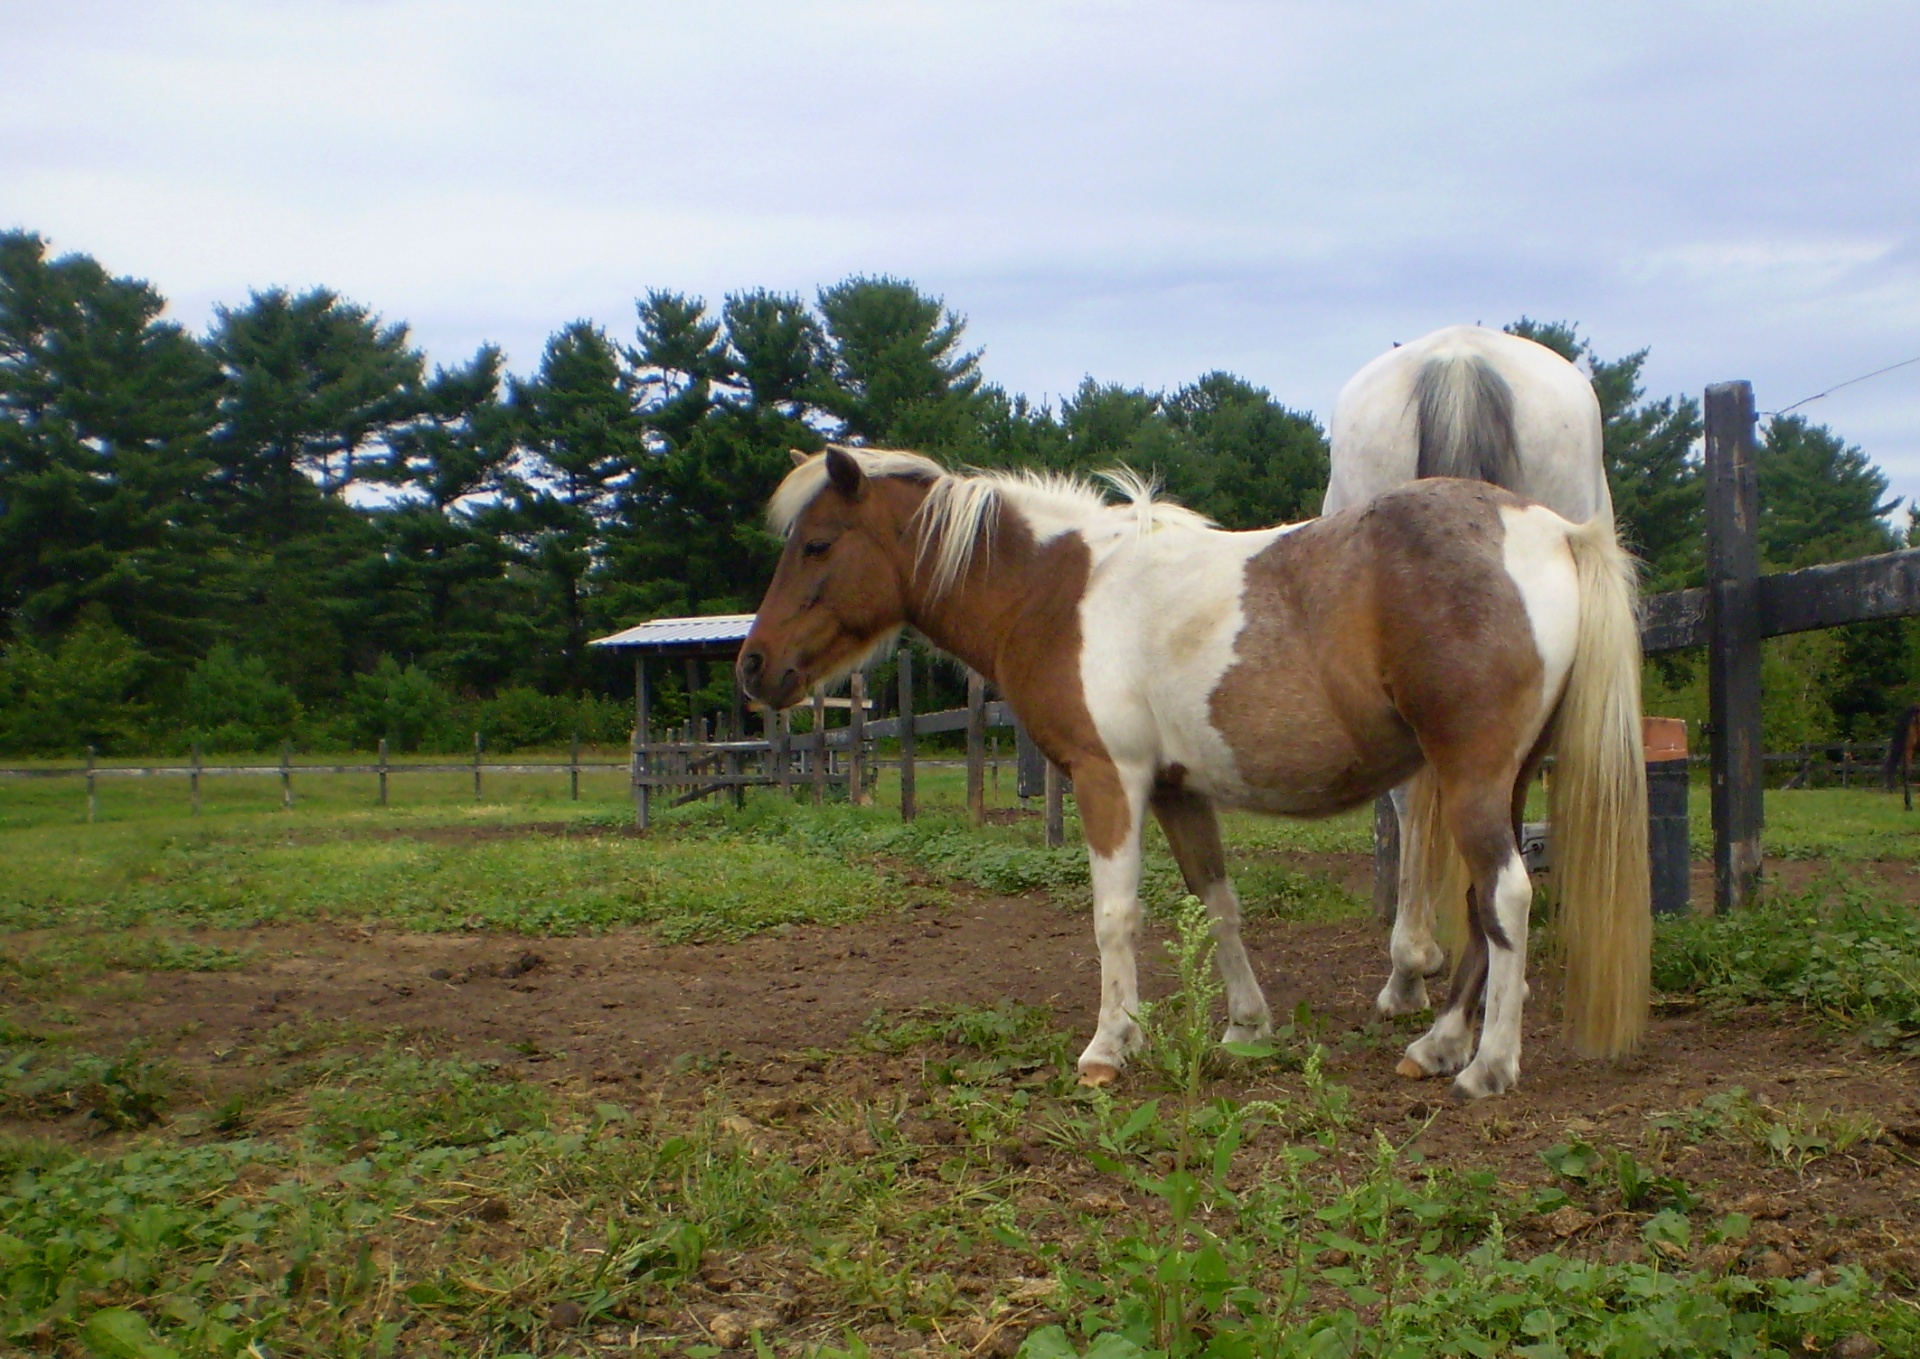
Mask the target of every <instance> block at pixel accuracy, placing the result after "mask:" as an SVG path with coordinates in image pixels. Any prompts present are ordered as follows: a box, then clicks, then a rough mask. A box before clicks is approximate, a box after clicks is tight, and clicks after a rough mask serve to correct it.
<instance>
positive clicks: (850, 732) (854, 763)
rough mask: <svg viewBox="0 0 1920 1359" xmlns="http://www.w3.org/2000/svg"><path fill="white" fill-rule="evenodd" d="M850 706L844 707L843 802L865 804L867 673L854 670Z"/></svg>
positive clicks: (851, 681)
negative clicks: (844, 764)
mask: <svg viewBox="0 0 1920 1359" xmlns="http://www.w3.org/2000/svg"><path fill="white" fill-rule="evenodd" d="M847 693H848V694H849V695H850V696H851V700H852V705H853V706H851V707H850V708H848V709H847V801H848V802H851V803H852V804H853V805H854V806H856V807H864V806H866V805H867V672H866V671H864V670H856V671H854V672H853V677H852V679H851V680H850V681H849V682H848V685H847Z"/></svg>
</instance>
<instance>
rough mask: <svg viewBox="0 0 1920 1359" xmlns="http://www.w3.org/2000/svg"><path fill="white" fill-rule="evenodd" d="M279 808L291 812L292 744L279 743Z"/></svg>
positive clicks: (287, 742)
mask: <svg viewBox="0 0 1920 1359" xmlns="http://www.w3.org/2000/svg"><path fill="white" fill-rule="evenodd" d="M280 807H281V810H282V811H288V812H290V811H292V810H293V742H291V741H282V742H281V743H280Z"/></svg>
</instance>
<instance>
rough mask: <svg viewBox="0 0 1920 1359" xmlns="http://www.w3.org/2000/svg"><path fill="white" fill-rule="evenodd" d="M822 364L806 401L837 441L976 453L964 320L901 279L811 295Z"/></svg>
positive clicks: (973, 368)
mask: <svg viewBox="0 0 1920 1359" xmlns="http://www.w3.org/2000/svg"><path fill="white" fill-rule="evenodd" d="M820 315H821V317H822V319H823V320H824V322H825V324H826V334H827V341H828V347H827V356H826V363H825V365H824V371H823V372H822V375H821V380H818V381H815V382H814V383H813V384H812V385H811V387H810V389H809V393H808V395H809V398H810V399H811V400H812V402H813V403H814V404H815V405H817V406H818V407H819V408H820V409H822V410H823V411H826V412H827V413H829V414H830V415H832V416H834V417H836V418H837V419H838V420H839V421H840V425H841V433H842V435H843V436H844V437H846V438H850V439H862V440H866V441H867V442H869V443H873V444H884V445H892V446H894V447H899V448H913V449H918V450H920V451H922V452H929V453H970V452H972V451H973V450H976V449H978V448H980V447H982V446H983V444H984V439H983V437H982V429H981V418H982V416H983V415H984V414H985V412H984V411H983V409H982V397H981V378H980V355H979V353H978V352H977V351H972V352H970V351H967V350H965V349H962V348H961V344H960V340H961V336H962V335H963V334H964V333H965V331H966V325H967V323H966V321H965V319H964V318H962V317H960V316H957V315H955V314H954V313H952V312H950V311H948V310H947V309H946V305H945V304H944V303H943V302H942V301H941V300H940V299H939V298H936V297H927V296H925V295H924V294H922V293H921V292H920V291H919V290H918V289H917V288H915V287H914V286H913V285H912V284H911V283H908V282H906V281H905V280H903V279H897V278H889V277H885V276H882V277H879V278H868V277H855V278H850V279H847V280H846V281H845V282H843V283H837V284H835V285H834V286H833V287H831V288H823V289H821V291H820Z"/></svg>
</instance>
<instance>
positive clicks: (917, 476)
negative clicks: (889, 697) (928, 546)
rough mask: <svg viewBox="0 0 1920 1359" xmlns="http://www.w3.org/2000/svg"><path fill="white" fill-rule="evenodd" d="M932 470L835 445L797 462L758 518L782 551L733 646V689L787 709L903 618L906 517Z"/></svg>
mask: <svg viewBox="0 0 1920 1359" xmlns="http://www.w3.org/2000/svg"><path fill="white" fill-rule="evenodd" d="M940 475H941V469H940V467H939V464H937V463H935V462H933V461H932V460H931V459H929V458H923V457H921V456H919V455H918V454H914V453H895V452H880V451H870V450H864V449H863V450H860V451H859V452H854V451H852V450H849V449H845V448H841V447H838V446H834V447H830V448H829V449H828V450H827V451H826V452H825V453H820V454H815V455H814V456H812V457H810V458H805V459H803V460H799V461H798V462H797V465H796V466H795V468H794V470H793V471H792V472H791V473H789V474H788V475H787V478H786V480H785V481H783V482H782V483H781V485H780V489H779V491H778V493H777V494H775V496H774V498H773V502H772V504H771V506H770V507H769V508H768V518H769V519H770V520H771V521H772V523H773V526H774V528H775V529H776V530H778V531H779V532H781V533H783V534H784V535H785V536H786V540H787V545H786V550H785V551H784V552H782V553H781V555H780V564H779V566H778V567H777V568H776V569H775V571H774V573H773V583H772V584H771V585H769V586H768V587H767V594H766V598H764V599H763V600H762V601H761V602H760V610H759V613H758V614H757V616H756V617H755V619H754V624H753V629H752V631H751V632H749V633H748V634H747V640H746V642H745V644H744V645H743V646H742V647H741V648H740V659H739V661H738V663H737V666H736V668H737V670H738V673H739V676H740V687H741V688H742V689H743V690H745V691H746V693H747V695H748V696H749V697H751V698H752V699H753V700H754V701H755V702H758V703H764V704H766V705H767V706H768V707H771V708H790V707H792V706H793V705H794V704H796V703H798V702H800V701H801V699H802V698H804V697H805V695H806V693H807V692H808V690H810V689H812V688H813V687H814V686H815V685H817V684H820V683H822V682H823V681H827V680H832V679H835V678H838V677H839V676H841V675H844V674H846V673H847V672H848V671H850V670H853V669H855V668H856V667H858V666H859V665H860V664H861V663H862V662H863V661H865V660H866V658H867V657H869V656H871V655H872V654H873V653H874V652H876V651H878V650H880V649H882V648H883V647H885V646H886V645H887V644H888V643H890V642H891V641H892V640H893V638H894V636H895V635H896V634H897V633H898V632H899V630H900V627H901V625H902V624H903V623H905V622H906V621H907V615H908V608H909V599H910V593H911V590H912V586H913V577H914V574H915V571H916V568H917V567H918V565H919V554H918V551H917V548H916V544H915V541H914V540H915V538H916V537H917V535H916V533H915V531H914V520H915V517H916V514H917V512H918V511H919V509H920V507H921V504H922V503H923V502H924V501H925V499H926V495H927V490H928V488H929V487H930V486H931V485H932V484H933V483H934V482H935V481H936V480H937V479H938V478H939V476H940Z"/></svg>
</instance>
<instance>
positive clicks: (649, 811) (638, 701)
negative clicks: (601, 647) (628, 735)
mask: <svg viewBox="0 0 1920 1359" xmlns="http://www.w3.org/2000/svg"><path fill="white" fill-rule="evenodd" d="M652 707H653V696H652V695H651V694H650V693H648V692H647V656H646V653H645V652H643V651H636V652H635V653H634V655H633V755H632V765H633V773H632V776H631V777H632V779H633V824H634V825H635V826H636V827H638V828H639V829H641V830H645V829H646V828H647V825H648V823H649V821H651V820H652V816H653V790H652V789H651V788H649V787H648V786H647V785H646V783H645V782H643V780H644V779H646V778H647V777H649V776H650V775H651V774H652V772H653V771H652V768H651V761H650V760H648V758H647V747H648V745H649V744H651V743H652V741H653V730H652V725H651V724H652V720H653V713H652Z"/></svg>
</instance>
